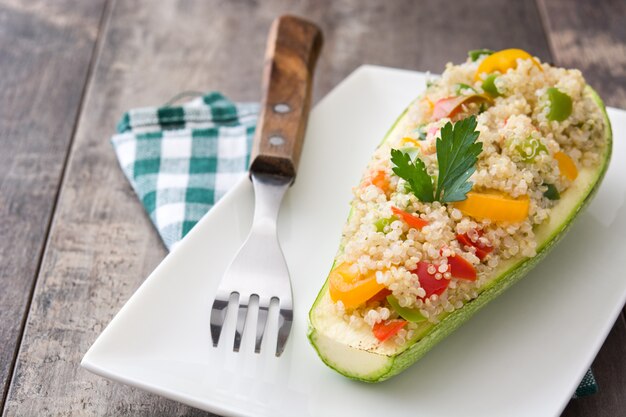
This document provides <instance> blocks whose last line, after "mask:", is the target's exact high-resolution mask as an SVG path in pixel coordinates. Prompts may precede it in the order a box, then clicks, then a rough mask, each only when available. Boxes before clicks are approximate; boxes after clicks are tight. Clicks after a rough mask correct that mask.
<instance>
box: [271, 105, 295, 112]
mask: <svg viewBox="0 0 626 417" xmlns="http://www.w3.org/2000/svg"><path fill="white" fill-rule="evenodd" d="M274 111H275V112H276V113H289V112H290V111H291V107H289V104H285V103H278V104H276V105H274Z"/></svg>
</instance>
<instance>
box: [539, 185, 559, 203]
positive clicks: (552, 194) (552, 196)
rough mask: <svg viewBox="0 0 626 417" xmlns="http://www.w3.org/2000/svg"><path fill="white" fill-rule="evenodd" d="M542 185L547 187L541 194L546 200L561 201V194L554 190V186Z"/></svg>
mask: <svg viewBox="0 0 626 417" xmlns="http://www.w3.org/2000/svg"><path fill="white" fill-rule="evenodd" d="M543 185H545V186H546V187H548V189H547V190H546V191H545V192H544V193H543V195H544V196H546V198H547V199H548V200H560V199H561V194H560V193H559V190H557V189H556V187H555V186H554V184H543Z"/></svg>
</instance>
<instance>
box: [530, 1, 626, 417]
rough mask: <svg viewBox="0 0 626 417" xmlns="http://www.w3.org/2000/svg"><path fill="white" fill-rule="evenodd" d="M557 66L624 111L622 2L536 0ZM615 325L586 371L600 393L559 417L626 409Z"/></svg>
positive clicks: (621, 341) (620, 336) (624, 343)
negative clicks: (591, 372) (577, 75)
mask: <svg viewBox="0 0 626 417" xmlns="http://www.w3.org/2000/svg"><path fill="white" fill-rule="evenodd" d="M537 4H538V9H539V10H540V13H541V15H542V19H543V22H544V26H545V28H546V34H547V37H548V41H549V43H550V48H551V51H552V55H553V58H554V62H555V63H556V64H557V65H560V66H565V67H571V68H578V69H580V70H581V71H582V72H583V75H584V76H585V78H586V79H587V82H588V83H589V84H591V85H592V86H593V87H594V88H595V89H596V90H597V91H598V93H599V94H600V95H601V96H602V98H603V99H604V100H605V103H606V104H607V105H611V106H617V107H622V108H626V30H624V28H625V27H624V21H625V19H626V3H625V2H624V1H621V0H606V1H599V2H586V1H576V2H571V1H568V0H537ZM624 314H626V313H624V312H622V315H621V316H620V318H619V319H618V321H617V322H616V324H615V326H614V327H613V330H612V331H611V334H610V335H609V337H608V338H607V340H606V342H605V344H604V346H603V347H602V350H601V351H600V353H599V354H598V356H597V358H596V360H595V362H594V365H593V367H592V369H593V370H594V372H595V376H596V378H597V379H598V382H599V385H600V392H599V393H598V394H596V395H594V396H592V397H588V398H583V399H578V400H572V401H571V402H570V404H569V405H568V407H567V408H566V410H565V411H564V413H563V416H564V417H565V416H567V417H574V416H590V415H593V416H617V415H623V413H624V410H626V359H625V358H626V324H625V323H626V320H625V318H624Z"/></svg>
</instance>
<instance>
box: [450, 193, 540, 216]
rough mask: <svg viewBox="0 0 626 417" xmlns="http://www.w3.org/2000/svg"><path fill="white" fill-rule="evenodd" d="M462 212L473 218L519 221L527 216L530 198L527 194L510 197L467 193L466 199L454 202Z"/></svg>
mask: <svg viewBox="0 0 626 417" xmlns="http://www.w3.org/2000/svg"><path fill="white" fill-rule="evenodd" d="M454 206H455V207H456V208H457V209H459V210H460V211H461V212H462V213H463V214H465V215H467V216H471V217H474V218H475V219H479V220H484V219H489V220H493V221H502V222H521V221H523V220H525V219H526V218H527V217H528V210H529V209H530V200H529V198H528V197H527V196H524V197H522V198H511V197H507V196H506V195H502V194H492V193H478V192H469V193H467V199H466V200H463V201H459V202H457V203H454Z"/></svg>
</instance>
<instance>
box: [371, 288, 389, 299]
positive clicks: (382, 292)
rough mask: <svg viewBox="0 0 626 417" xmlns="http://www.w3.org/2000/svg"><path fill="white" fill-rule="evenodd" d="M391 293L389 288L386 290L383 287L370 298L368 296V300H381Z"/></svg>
mask: <svg viewBox="0 0 626 417" xmlns="http://www.w3.org/2000/svg"><path fill="white" fill-rule="evenodd" d="M389 295H391V290H388V289H387V288H383V289H382V290H380V291H378V292H377V293H376V294H375V295H374V296H373V297H372V298H370V299H369V300H368V301H383V300H384V299H385V298H387V296H389Z"/></svg>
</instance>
